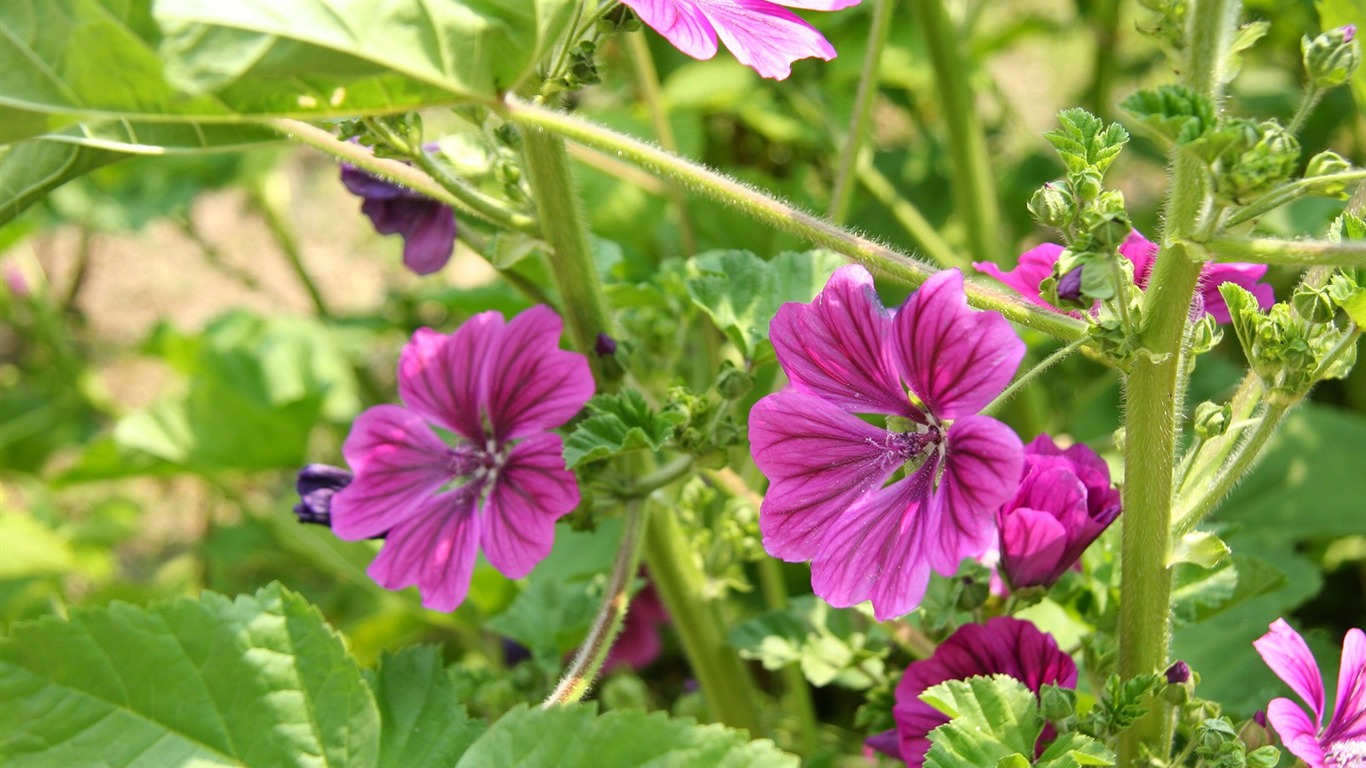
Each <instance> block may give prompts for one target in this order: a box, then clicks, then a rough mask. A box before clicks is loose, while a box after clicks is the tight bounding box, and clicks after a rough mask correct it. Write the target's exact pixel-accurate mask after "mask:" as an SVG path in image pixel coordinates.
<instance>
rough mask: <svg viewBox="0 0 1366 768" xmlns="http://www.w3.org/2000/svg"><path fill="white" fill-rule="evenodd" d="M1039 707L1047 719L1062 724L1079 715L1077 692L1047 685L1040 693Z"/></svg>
mask: <svg viewBox="0 0 1366 768" xmlns="http://www.w3.org/2000/svg"><path fill="white" fill-rule="evenodd" d="M1039 705H1040V711H1041V712H1042V713H1043V716H1044V718H1045V719H1047V720H1049V721H1051V722H1054V723H1057V722H1061V721H1063V720H1066V719H1067V718H1069V717H1072V716H1073V715H1075V714H1076V713H1077V692H1076V691H1074V690H1072V689H1071V688H1062V687H1060V686H1056V685H1045V686H1044V687H1043V689H1042V690H1041V691H1039Z"/></svg>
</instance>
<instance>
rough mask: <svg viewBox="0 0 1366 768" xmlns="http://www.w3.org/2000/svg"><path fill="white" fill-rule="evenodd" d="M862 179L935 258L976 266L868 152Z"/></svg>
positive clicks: (861, 169)
mask: <svg viewBox="0 0 1366 768" xmlns="http://www.w3.org/2000/svg"><path fill="white" fill-rule="evenodd" d="M858 180H859V183H860V184H862V185H863V187H864V189H867V190H868V191H869V192H871V193H872V194H873V197H875V198H877V201H878V202H879V203H882V205H884V206H885V207H886V208H887V210H889V211H891V212H892V218H894V219H896V221H897V223H898V224H900V225H901V227H902V229H905V230H906V234H908V235H910V236H911V240H913V241H914V242H915V243H916V245H919V246H920V249H921V250H922V251H924V253H925V255H926V256H928V257H929V258H930V260H931V261H933V262H935V263H936V264H938V265H939V266H941V267H944V268H946V269H947V268H950V267H958V268H960V269H967V268H968V267H970V266H972V258H971V257H969V256H967V255H966V254H960V253H959V252H958V251H956V250H954V248H953V246H951V245H949V243H948V241H947V240H945V239H944V238H943V237H942V236H940V234H939V230H937V229H935V228H934V225H933V224H931V223H930V221H929V219H926V218H925V214H923V213H921V212H920V209H919V208H917V207H915V204H914V203H912V202H911V201H910V200H907V199H906V198H904V197H902V196H901V195H900V194H898V193H897V191H896V187H894V186H892V182H891V181H890V180H889V179H888V178H887V177H886V176H883V175H882V172H881V171H879V170H878V169H877V166H875V165H873V163H872V161H871V160H870V159H869V158H868V157H867V153H866V152H865V153H864V157H863V158H861V159H860V160H859V165H858Z"/></svg>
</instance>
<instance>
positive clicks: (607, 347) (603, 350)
mask: <svg viewBox="0 0 1366 768" xmlns="http://www.w3.org/2000/svg"><path fill="white" fill-rule="evenodd" d="M593 351H594V352H596V353H597V355H598V357H611V356H612V355H615V354H616V353H617V340H616V339H614V338H612V337H611V336H608V335H607V334H605V333H599V334H598V340H597V342H596V343H594V344H593Z"/></svg>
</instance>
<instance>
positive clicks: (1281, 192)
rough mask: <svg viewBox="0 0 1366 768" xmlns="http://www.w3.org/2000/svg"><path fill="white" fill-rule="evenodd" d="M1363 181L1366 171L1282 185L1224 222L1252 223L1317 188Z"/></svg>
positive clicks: (1365, 177) (1230, 225) (1234, 225)
mask: <svg viewBox="0 0 1366 768" xmlns="http://www.w3.org/2000/svg"><path fill="white" fill-rule="evenodd" d="M1363 179H1366V169H1361V170H1354V171H1343V172H1342V173H1331V174H1328V175H1326V176H1314V177H1312V178H1308V179H1298V180H1296V181H1292V182H1289V183H1287V184H1282V185H1281V186H1279V187H1276V188H1275V189H1273V190H1271V191H1270V192H1267V193H1266V194H1265V195H1262V196H1261V197H1259V198H1257V199H1256V200H1253V201H1252V202H1250V203H1248V204H1247V206H1246V207H1244V208H1242V209H1240V210H1237V211H1234V213H1233V214H1232V215H1231V216H1229V217H1228V220H1227V221H1225V222H1224V225H1225V226H1227V227H1236V226H1238V225H1239V224H1244V223H1247V222H1249V221H1252V220H1253V219H1255V218H1257V217H1258V216H1261V215H1262V214H1264V213H1267V212H1269V211H1272V210H1274V209H1276V208H1279V207H1280V206H1282V205H1285V204H1286V203H1289V202H1292V201H1294V200H1297V199H1299V198H1301V197H1304V196H1305V195H1307V194H1309V193H1310V192H1311V191H1312V190H1313V189H1314V188H1315V187H1330V186H1333V185H1337V184H1350V183H1352V182H1354V181H1361V180H1363Z"/></svg>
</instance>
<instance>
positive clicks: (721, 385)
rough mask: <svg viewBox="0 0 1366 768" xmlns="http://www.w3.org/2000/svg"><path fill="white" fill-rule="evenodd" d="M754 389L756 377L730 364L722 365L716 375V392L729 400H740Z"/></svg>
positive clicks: (724, 363)
mask: <svg viewBox="0 0 1366 768" xmlns="http://www.w3.org/2000/svg"><path fill="white" fill-rule="evenodd" d="M753 388H754V377H753V376H751V375H749V374H748V373H746V372H745V371H742V370H740V369H739V368H736V367H735V366H734V365H731V364H730V361H726V362H723V363H722V364H721V370H720V372H718V373H717V375H716V392H717V394H719V395H721V397H724V398H726V399H727V400H739V399H740V398H742V397H744V396H745V395H746V394H748V393H749V391H750V390H751V389H753Z"/></svg>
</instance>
